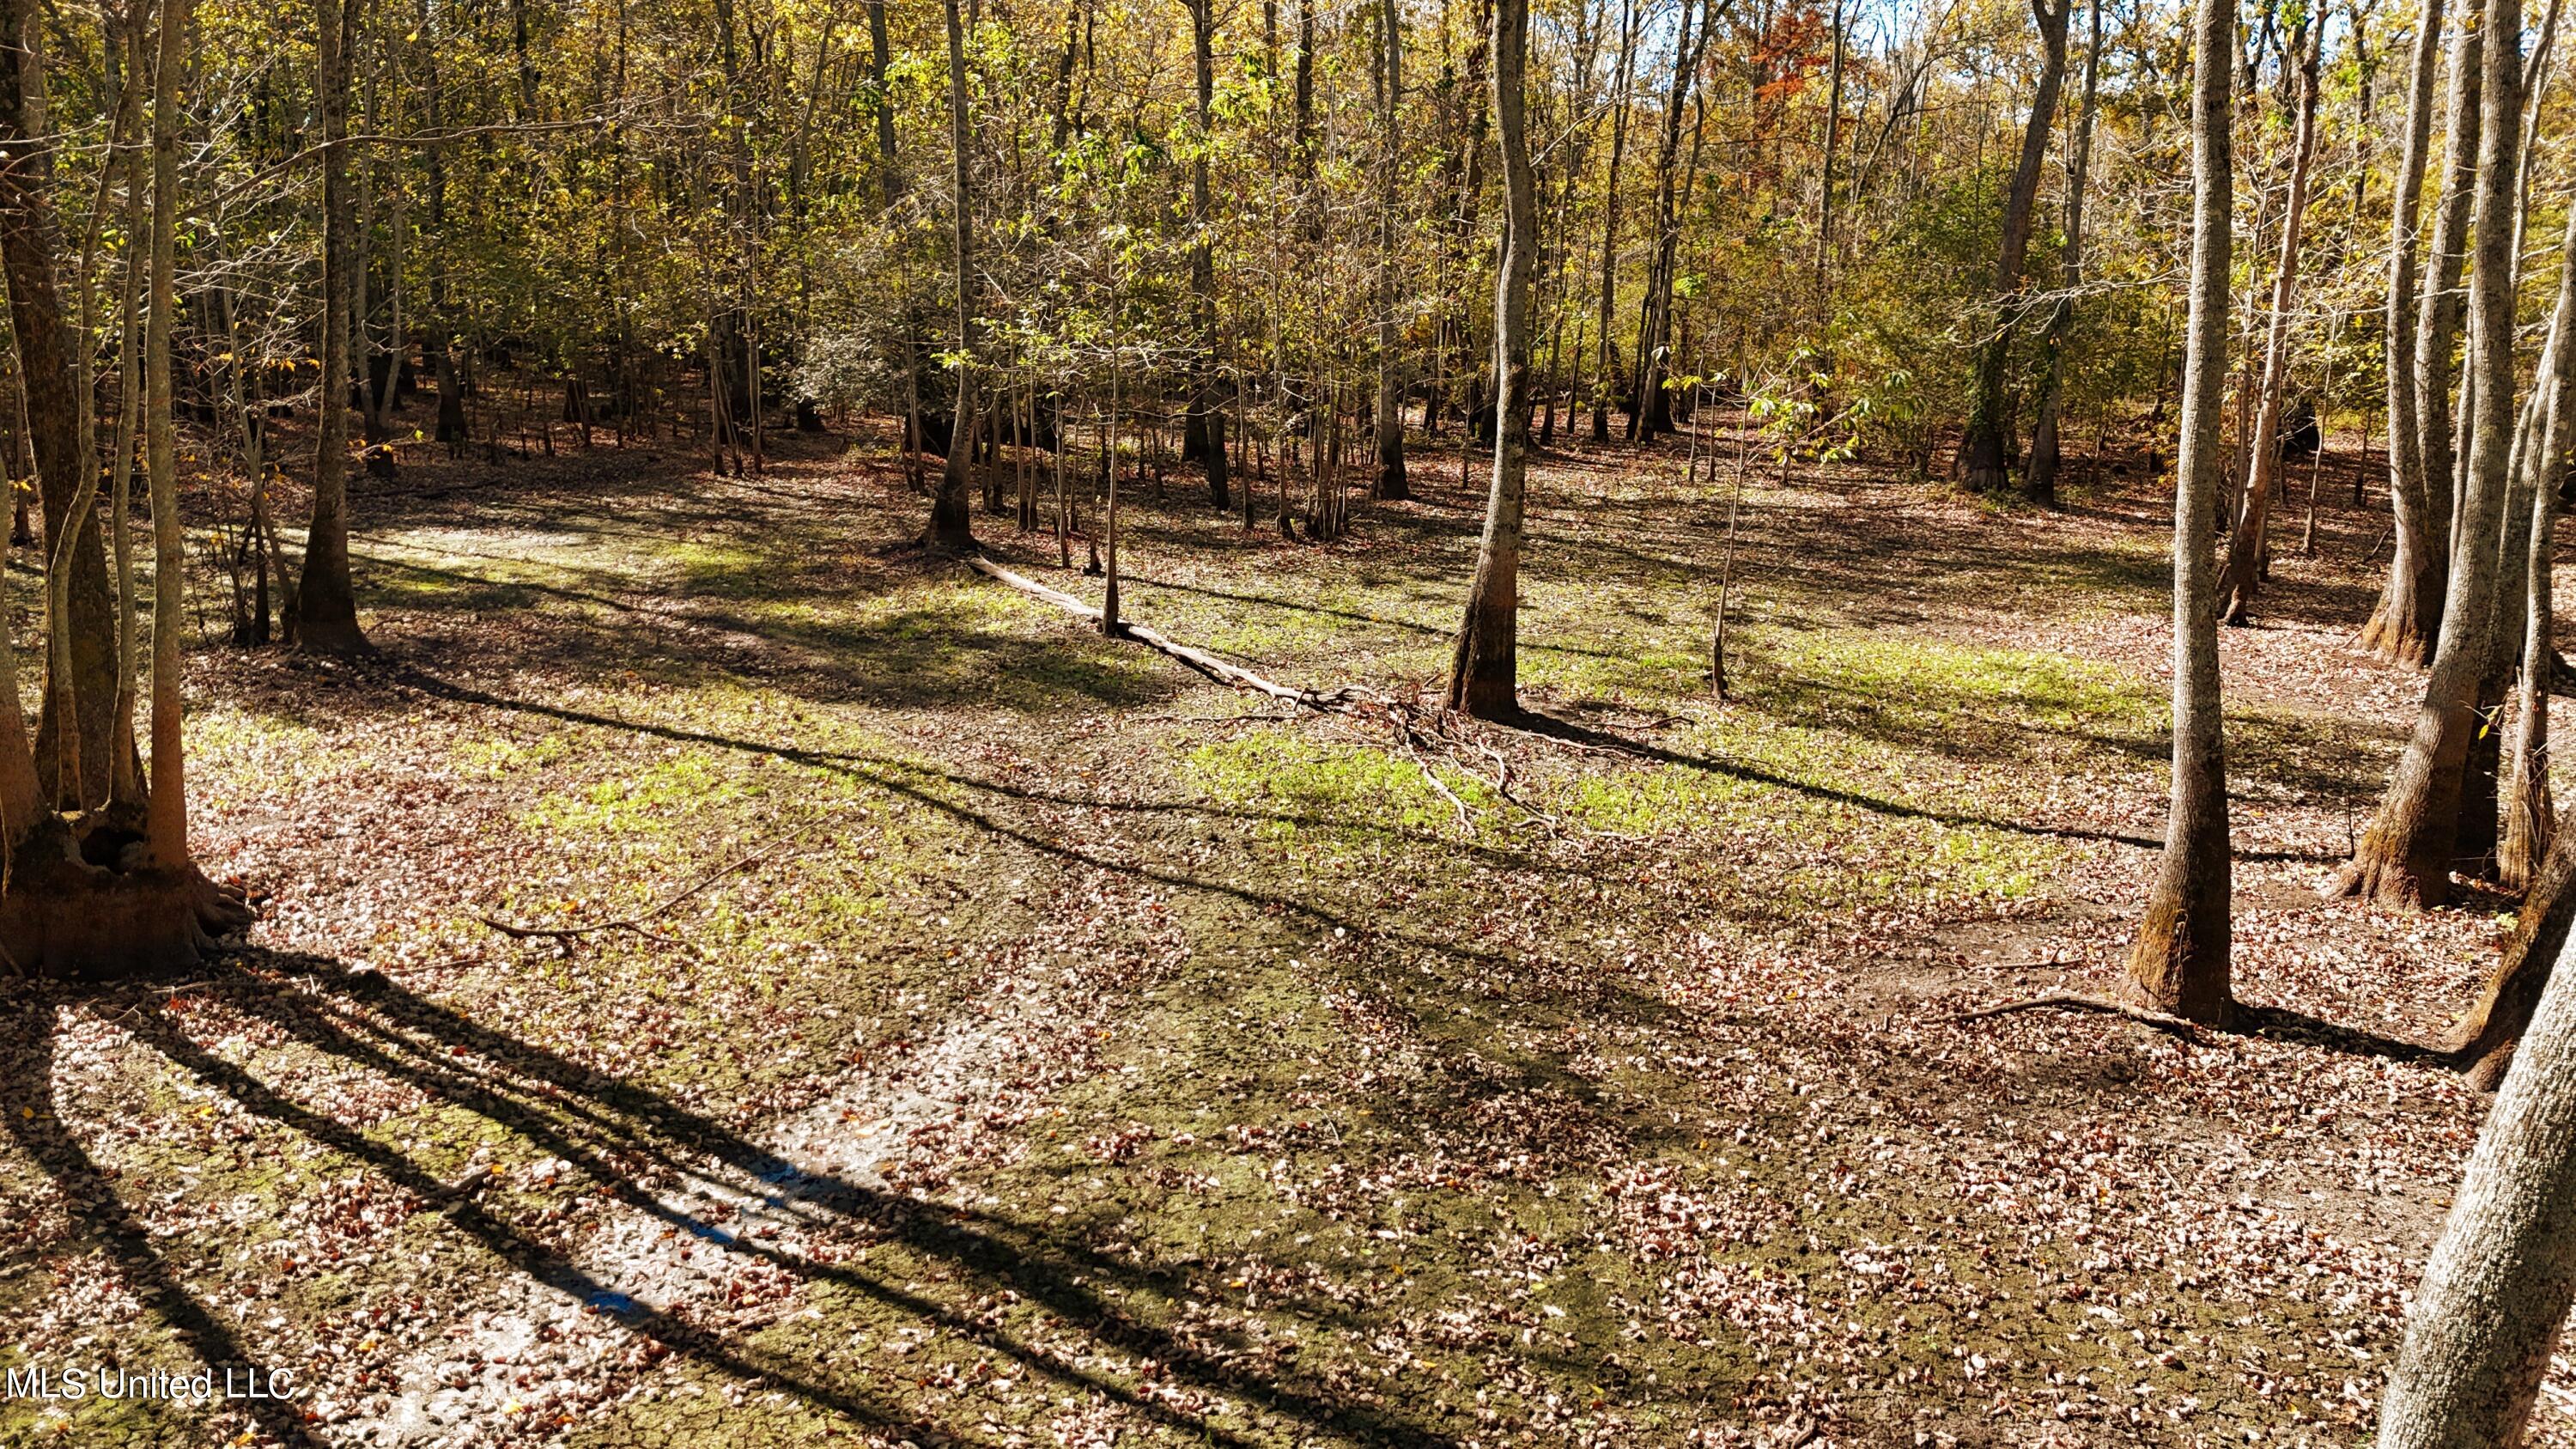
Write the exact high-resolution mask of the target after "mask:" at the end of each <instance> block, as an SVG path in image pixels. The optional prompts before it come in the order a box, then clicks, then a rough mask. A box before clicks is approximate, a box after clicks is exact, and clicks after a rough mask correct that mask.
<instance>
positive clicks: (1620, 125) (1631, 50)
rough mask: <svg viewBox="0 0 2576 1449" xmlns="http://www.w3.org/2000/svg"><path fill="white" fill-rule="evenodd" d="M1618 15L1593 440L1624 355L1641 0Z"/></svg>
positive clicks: (1604, 421) (1630, 1)
mask: <svg viewBox="0 0 2576 1449" xmlns="http://www.w3.org/2000/svg"><path fill="white" fill-rule="evenodd" d="M1619 13H1620V20H1619V77H1618V81H1617V86H1618V89H1617V92H1616V94H1615V96H1614V97H1613V98H1612V100H1611V103H1610V169H1609V170H1608V171H1607V172H1604V173H1603V176H1602V182H1601V326H1600V333H1599V336H1598V337H1597V338H1596V339H1595V345H1596V346H1597V347H1598V348H1599V352H1600V355H1599V357H1598V358H1597V359H1596V367H1595V373H1596V376H1595V377H1594V380H1593V391H1592V441H1594V442H1596V443H1606V442H1608V441H1610V403H1611V394H1612V393H1613V392H1615V391H1616V390H1617V386H1618V385H1617V383H1616V381H1615V379H1616V378H1617V377H1618V375H1619V355H1618V353H1617V352H1616V351H1615V350H1614V349H1613V348H1612V347H1611V345H1610V320H1611V309H1612V307H1613V306H1614V304H1615V303H1616V302H1617V300H1618V283H1619V267H1618V263H1619V165H1620V163H1621V162H1622V161H1624V160H1625V159H1626V158H1627V154H1628V94H1629V90H1630V88H1631V86H1632V85H1633V84H1634V83H1635V80H1636V73H1637V0H1624V3H1623V5H1622V6H1621V8H1620V12H1619Z"/></svg>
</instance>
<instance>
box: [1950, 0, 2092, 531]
mask: <svg viewBox="0 0 2576 1449" xmlns="http://www.w3.org/2000/svg"><path fill="white" fill-rule="evenodd" d="M2073 10H2074V0H2057V8H2056V9H2054V10H2051V9H2050V8H2049V7H2048V0H2031V4H2030V13H2031V17H2032V18H2033V19H2034V20H2036V21H2038V22H2039V42H2040V66H2039V87H2038V89H2037V90H2036V91H2035V92H2034V93H2033V94H2032V96H2031V100H2030V121H2029V123H2028V124H2027V125H2025V126H2024V127H2023V128H2022V137H2021V158H2020V160H2019V161H2018V162H2017V163H2016V164H2015V165H2014V167H2013V177H2012V185H2011V187H2010V188H2009V189H2008V190H2006V191H2005V192H2004V231H2003V241H2002V244H2001V245H2000V246H1998V247H1997V249H1996V252H1995V295H1994V304H1993V305H1994V316H1993V317H1992V318H1990V319H1988V325H1989V326H1990V328H1991V329H1992V330H1990V331H1989V332H1988V333H1987V334H1986V338H1985V340H1984V342H1983V343H1981V344H1980V345H1979V347H1978V349H1977V378H1976V392H1975V393H1974V394H1972V395H1971V397H1970V399H1969V404H1968V425H1967V430H1966V432H1965V434H1964V435H1963V436H1962V437H1961V438H1960V440H1959V455H1960V460H1961V462H1962V463H1963V464H1964V465H1965V470H1966V477H1967V485H1968V487H1969V488H1970V489H1971V490H1972V491H1975V492H1980V493H1997V492H2001V491H2002V490H2003V488H2004V485H2005V482H2006V478H2005V474H2006V473H2007V472H2008V471H2009V469H2010V467H2011V462H2012V447H2011V442H2010V439H2009V437H2008V436H2007V435H2008V434H2009V432H2010V431H2011V428H2010V419H2008V418H2006V417H2005V415H2004V363H2005V362H2006V360H2007V358H2008V355H2009V353H2010V350H2011V340H2012V332H2013V323H2014V320H2015V319H2014V315H2013V314H2014V309H2015V308H2016V307H2017V306H2018V305H2019V299H2018V294H2019V293H2020V291H2021V284H2022V272H2023V266H2024V263H2025V262H2026V261H2027V260H2028V258H2029V255H2030V232H2031V214H2032V212H2033V211H2034V210H2035V209H2036V208H2037V204H2038V201H2039V172H2040V165H2041V163H2042V162H2044V161H2046V160H2047V159H2048V130H2049V125H2050V123H2051V122H2052V121H2053V120H2055V118H2056V116H2057V90H2058V87H2059V86H2060V85H2062V84H2063V83H2064V82H2065V79H2066V22H2067V20H2068V19H2069V18H2071V15H2072V13H2073Z"/></svg>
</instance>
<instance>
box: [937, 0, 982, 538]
mask: <svg viewBox="0 0 2576 1449" xmlns="http://www.w3.org/2000/svg"><path fill="white" fill-rule="evenodd" d="M941 8H942V9H943V10H944V11H945V13H946V15H947V18H948V139H949V144H950V145H951V146H952V147H953V148H954V156H953V165H954V167H955V181H956V208H957V227H956V241H957V251H956V256H957V351H958V354H959V355H958V360H957V409H956V419H955V424H954V426H953V428H952V429H951V431H950V433H949V435H948V466H947V467H946V469H945V470H943V471H942V472H941V474H940V477H939V494H938V496H937V497H936V498H935V499H934V500H933V501H932V503H931V506H930V537H929V540H928V542H929V543H930V545H931V546H932V547H934V548H939V549H945V550H952V551H956V552H967V551H971V550H972V549H973V548H974V547H975V535H974V531H973V522H972V518H971V515H970V512H969V509H968V507H967V499H968V497H969V493H970V490H971V488H972V485H973V479H972V471H973V468H974V464H973V463H972V461H971V460H972V458H973V457H974V454H975V441H974V440H975V229H974V221H975V189H974V168H973V165H972V164H971V151H970V149H969V148H970V144H971V141H972V138H973V134H974V126H973V123H972V118H971V117H969V115H968V114H967V110H966V32H965V27H964V24H963V23H962V22H961V21H960V19H959V17H958V14H957V0H943V3H942V6H941Z"/></svg>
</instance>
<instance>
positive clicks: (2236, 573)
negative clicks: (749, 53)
mask: <svg viewBox="0 0 2576 1449" xmlns="http://www.w3.org/2000/svg"><path fill="white" fill-rule="evenodd" d="M2300 31H2304V32H2305V35H2304V36H2301V35H2300V34H2299V33H2298V32H2300ZM2301 39H2304V40H2305V41H2306V43H2307V44H2306V50H2305V53H2304V54H2303V55H2301V57H2300V60H2299V121H2298V132H2297V140H2295V141H2294V142H2293V143H2292V144H2291V148H2290V196H2289V204H2288V205H2287V206H2286V207H2285V208H2284V209H2283V211H2282V215H2281V259H2280V262H2279V263H2278V264H2277V265H2276V266H2275V267H2274V268H2273V270H2272V320H2271V326H2270V329H2269V334H2268V335H2267V336H2266V337H2265V339H2264V343H2263V380H2262V383H2261V386H2260V387H2259V388H2258V390H2257V397H2256V402H2255V407H2254V441H2253V446H2252V447H2251V448H2250V449H2249V450H2248V451H2249V453H2250V454H2251V456H2250V457H2249V458H2248V459H2247V460H2246V471H2247V473H2248V474H2249V475H2250V476H2248V477H2247V479H2246V480H2245V506H2244V507H2242V508H2240V509H2238V510H2237V512H2236V531H2235V535H2234V536H2233V537H2232V538H2230V539H2229V540H2228V545H2227V572H2226V573H2225V574H2224V575H2223V576H2221V578H2220V579H2219V581H2218V617H2219V619H2220V621H2221V622H2223V623H2229V624H2242V623H2245V622H2247V621H2248V620H2249V619H2250V618H2251V617H2252V610H2253V608H2254V594H2255V591H2256V590H2257V589H2259V588H2261V587H2262V584H2263V553H2264V549H2265V547H2266V546H2267V544H2268V542H2269V539H2268V537H2267V535H2268V534H2269V532H2270V530H2271V526H2272V499H2273V496H2274V494H2276V493H2277V492H2278V491H2279V479H2280V474H2281V446H2280V444H2281V397H2282V394H2283V393H2285V392H2287V391H2288V390H2289V382H2290V378H2289V374H2290V305H2291V303H2292V302H2293V301H2294V300H2296V298H2297V297H2298V295H2299V232H2300V228H2301V225H2302V224H2303V223H2304V222H2305V221H2306V220H2307V212H2308V163H2309V161H2310V160H2311V159H2312V158H2314V156H2315V155H2316V150H2317V66H2318V62H2319V61H2320V60H2321V59H2322V58H2323V57H2322V52H2323V51H2324V49H2325V22H2324V20H2323V19H2322V18H2319V19H2318V20H2316V21H2315V22H2313V23H2310V22H2307V21H2302V22H2301V23H2300V24H2299V26H2298V27H2297V29H2296V30H2294V31H2293V32H2292V37H2291V42H2290V43H2291V48H2292V49H2294V50H2296V49H2298V47H2299V42H2300V40H2301Z"/></svg>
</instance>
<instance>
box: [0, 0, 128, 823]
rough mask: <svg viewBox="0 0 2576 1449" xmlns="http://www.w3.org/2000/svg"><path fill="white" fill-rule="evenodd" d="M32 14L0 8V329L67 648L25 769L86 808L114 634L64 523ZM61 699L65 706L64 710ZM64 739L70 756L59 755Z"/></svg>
mask: <svg viewBox="0 0 2576 1449" xmlns="http://www.w3.org/2000/svg"><path fill="white" fill-rule="evenodd" d="M43 13H44V12H43V11H41V10H39V9H35V8H32V7H30V8H21V7H20V6H19V5H17V4H8V5H0V149H5V152H6V154H7V157H8V161H9V164H8V165H6V166H5V167H0V269H5V271H6V273H7V277H8V283H9V285H8V293H9V322H10V329H11V331H12V333H13V334H14V335H15V338H16V341H17V350H18V362H19V386H20V388H21V389H22V392H23V397H24V401H25V405H26V421H27V432H28V434H29V438H28V441H29V443H30V444H31V451H32V452H33V453H34V456H35V465H36V491H37V502H38V504H39V505H40V507H41V511H42V514H43V517H44V522H45V542H46V545H47V551H48V552H49V553H51V554H53V555H55V556H56V557H57V558H67V559H68V566H69V569H70V577H69V578H68V579H67V580H65V591H66V592H67V594H68V597H69V607H68V609H67V611H66V612H65V615H64V617H62V618H60V619H55V620H49V621H48V623H49V626H50V627H51V628H52V629H63V628H66V627H68V628H69V629H70V631H71V636H70V639H69V641H68V643H69V648H68V649H67V650H65V651H63V659H67V660H68V664H69V669H70V676H71V677H70V678H69V679H68V680H66V679H64V678H63V677H62V676H61V673H60V665H61V663H62V660H58V659H49V660H48V664H49V677H48V678H47V680H46V687H45V694H44V697H43V704H42V706H41V711H42V712H41V714H40V716H39V718H38V722H37V726H36V738H35V741H34V746H33V749H34V758H35V761H36V771H37V777H38V780H39V782H40V786H41V790H40V793H42V794H43V795H44V797H45V798H46V799H47V800H49V801H51V802H53V803H57V804H72V805H77V806H83V807H87V806H95V805H97V804H100V803H101V802H103V801H104V800H105V799H106V796H107V786H108V779H109V776H110V774H111V773H112V770H113V757H114V754H115V752H116V750H117V748H118V747H119V742H118V741H117V739H116V736H115V735H114V733H113V730H114V725H115V714H114V711H113V707H112V705H111V701H112V700H113V699H114V697H115V691H116V680H115V678H114V671H115V662H116V661H115V654H114V651H113V649H112V648H111V647H110V641H111V640H112V639H113V638H114V637H115V633H114V619H113V614H112V612H111V611H112V608H113V605H112V602H111V599H110V596H109V592H108V580H107V562H106V550H105V549H104V548H103V547H102V546H101V542H100V538H99V527H98V516H97V511H96V510H95V509H92V510H88V511H87V513H86V516H84V517H82V518H81V519H80V520H78V522H77V523H75V522H74V521H73V518H72V514H73V511H74V510H73V507H72V505H73V502H74V500H75V499H76V498H77V496H78V495H79V493H80V491H81V478H82V469H81V464H80V459H81V454H82V451H83V450H82V447H81V439H80V421H79V420H80V416H81V410H80V399H79V393H78V390H79V388H81V387H85V386H87V385H88V384H87V381H86V379H83V378H80V377H78V376H77V373H78V366H77V363H76V362H75V360H74V359H75V355H76V349H75V348H74V347H73V345H72V338H71V320H72V313H70V312H69V311H68V310H66V308H65V304H64V301H63V296H62V290H61V286H60V282H59V279H58V278H57V276H56V273H55V265H56V257H57V256H58V255H59V254H60V252H61V250H62V234H61V229H60V226H59V225H58V223H57V221H56V217H55V213H54V206H53V198H52V195H51V190H52V183H53V157H54V149H55V141H56V138H55V136H54V134H53V128H52V122H51V121H50V120H49V119H48V117H47V113H46V101H45V62H44V39H43V34H42V31H43V19H42V17H43ZM66 542H68V544H69V547H68V548H65V547H64V544H65V543H66ZM49 652H50V651H49ZM65 701H70V702H71V704H72V709H71V710H70V711H66V709H65V708H64V702H65ZM74 715H76V717H73V716H74ZM67 729H68V730H69V732H70V733H71V734H72V736H73V741H72V743H74V744H76V745H77V750H76V752H67V751H66V750H65V748H64V741H63V739H62V736H63V734H64V733H65V731H66V730H67ZM66 753H74V758H76V759H77V761H78V763H79V767H80V768H79V773H78V778H77V780H67V779H65V778H64V777H63V772H62V770H61V768H60V766H61V762H62V760H63V758H64V756H65V754H66ZM75 785H77V787H78V788H77V790H73V789H72V787H73V786H75Z"/></svg>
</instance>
